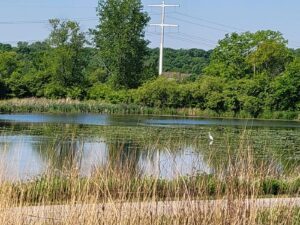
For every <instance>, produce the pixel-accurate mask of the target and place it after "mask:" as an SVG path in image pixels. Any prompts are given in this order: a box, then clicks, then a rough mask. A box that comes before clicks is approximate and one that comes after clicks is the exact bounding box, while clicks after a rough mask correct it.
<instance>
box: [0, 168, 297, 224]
mask: <svg viewBox="0 0 300 225" xmlns="http://www.w3.org/2000/svg"><path fill="white" fill-rule="evenodd" d="M249 166H250V165H249V164H248V165H247V167H246V168H244V169H245V170H244V169H242V168H241V167H237V165H232V167H231V168H230V169H229V172H228V174H226V175H224V174H223V175H221V174H220V173H218V174H214V175H198V176H194V177H178V178H177V179H174V180H162V179H156V178H154V177H148V178H142V177H138V176H134V177H132V173H131V171H124V170H123V171H118V170H115V169H113V168H112V167H111V168H106V169H104V170H103V169H102V170H97V171H95V173H94V174H93V175H92V176H91V177H88V178H82V177H80V176H79V175H78V174H77V173H76V170H73V171H72V172H70V173H65V174H61V175H60V176H58V175H54V174H52V173H48V174H45V175H44V176H42V177H41V178H37V179H35V180H31V181H23V182H13V183H12V182H2V183H1V185H0V207H1V210H2V211H1V212H0V222H1V221H2V223H1V224H87V225H92V224H149V225H150V224H151V225H152V224H299V223H298V222H299V218H300V209H299V208H297V207H283V206H280V205H279V206H271V207H259V206H258V205H246V204H243V203H242V202H244V201H246V199H251V200H255V199H258V198H264V197H267V198H270V197H271V198H275V199H279V198H281V197H283V196H289V197H296V196H298V193H299V191H300V178H278V177H265V176H264V175H263V174H262V173H263V171H262V170H259V171H254V168H252V167H249ZM214 199H224V200H227V201H226V204H225V205H207V206H201V205H200V206H198V207H192V208H190V207H188V206H187V205H185V206H184V208H183V209H182V211H180V212H177V213H173V212H170V211H168V210H166V211H165V212H163V211H161V210H162V209H161V208H160V207H159V204H158V202H160V203H167V202H170V201H174V200H175V201H179V202H181V201H182V202H189V201H191V200H214ZM145 202H153V208H154V209H153V210H154V212H153V210H151V212H150V211H147V210H146V211H143V210H140V208H139V207H138V206H139V205H140V207H142V204H143V203H145ZM97 204H100V205H103V206H102V209H100V210H98V209H96V208H94V206H93V205H97ZM105 204H109V205H110V206H111V207H110V210H106V209H105V206H104V205H105ZM128 204H134V205H136V206H137V207H138V210H134V211H132V212H127V213H126V214H124V215H123V214H122V213H120V212H121V211H122V212H124V211H125V212H126V210H127V209H126V206H127V207H128ZM156 204H157V205H156ZM182 204H183V203H182ZM50 205H63V207H66V208H67V209H68V208H72V207H73V208H77V209H78V206H79V205H83V206H84V205H89V207H80V208H79V209H78V210H76V211H67V213H66V212H64V213H63V214H60V213H58V212H56V213H54V214H53V213H52V214H51V212H48V214H47V213H46V214H41V216H40V217H35V218H32V217H30V215H34V214H29V215H26V214H24V212H23V211H21V212H22V213H18V212H19V210H21V209H22V210H24V211H25V209H26V208H27V207H30V206H37V207H38V208H37V209H36V210H38V209H41V210H42V209H44V208H45V207H48V206H50ZM179 205H180V203H179ZM12 208H14V209H15V213H14V216H11V215H10V214H5V212H6V210H8V211H10V210H11V209H12ZM128 210H129V209H128ZM8 215H10V216H8ZM24 215H25V217H24ZM49 215H51V216H49ZM125 215H126V216H125ZM26 216H29V217H26ZM28 218H29V219H30V220H28ZM7 221H13V223H6V222H7ZM36 221H43V222H40V223H37V222H36Z"/></svg>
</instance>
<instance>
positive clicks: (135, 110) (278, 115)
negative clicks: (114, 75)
mask: <svg viewBox="0 0 300 225" xmlns="http://www.w3.org/2000/svg"><path fill="white" fill-rule="evenodd" d="M12 113H97V114H109V115H156V116H174V117H189V118H221V119H222V118H223V119H260V120H288V121H290V120H293V121H299V120H300V112H298V111H275V112H265V113H262V114H261V115H260V116H258V117H253V116H251V115H250V114H248V113H246V112H240V113H234V112H224V113H216V112H215V111H212V110H201V109H199V108H172V107H163V108H159V107H147V106H141V105H138V104H133V103H129V104H125V103H119V104H112V103H107V102H105V101H97V100H83V101H80V100H72V99H68V98H67V99H46V98H24V99H18V98H13V99H6V100H0V114H12Z"/></svg>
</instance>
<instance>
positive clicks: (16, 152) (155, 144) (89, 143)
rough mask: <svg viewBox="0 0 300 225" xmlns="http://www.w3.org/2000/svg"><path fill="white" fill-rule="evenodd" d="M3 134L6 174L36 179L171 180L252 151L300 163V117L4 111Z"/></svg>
mask: <svg viewBox="0 0 300 225" xmlns="http://www.w3.org/2000/svg"><path fill="white" fill-rule="evenodd" d="M209 132H211V134H212V136H213V137H214V141H211V140H209V138H208V133H209ZM0 133H1V135H0V160H1V163H0V167H1V168H0V171H1V173H2V174H0V177H1V178H2V179H4V180H19V179H21V180H26V179H32V178H34V177H37V176H40V175H42V174H43V173H45V172H46V171H48V170H50V169H51V170H54V171H56V172H58V173H60V172H61V173H62V172H64V171H68V170H72V169H76V170H78V171H79V173H80V174H81V175H82V176H90V175H91V174H92V173H93V171H95V170H96V169H99V168H106V167H108V166H109V167H111V168H116V169H119V170H125V169H126V170H128V169H129V170H128V171H131V172H132V173H133V174H134V175H135V176H136V175H139V176H155V177H161V178H167V179H172V178H175V177H177V176H186V175H187V176H192V175H196V174H202V173H205V174H211V173H214V172H215V171H216V170H222V169H223V170H224V171H226V167H227V166H228V163H229V161H231V160H234V159H235V158H237V157H238V156H243V154H245V155H249V153H251V156H253V161H254V163H259V162H263V163H264V164H266V165H268V166H269V167H270V168H272V170H273V172H275V173H278V174H285V173H289V172H290V171H294V170H295V168H298V167H299V165H300V123H299V122H296V121H266V120H235V119H199V118H182V117H158V116H111V115H97V114H15V115H13V114H12V115H5V114H0ZM247 146H250V147H249V148H247ZM229 155H230V157H232V158H231V159H230V160H229V157H228V156H229Z"/></svg>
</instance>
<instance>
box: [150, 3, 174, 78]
mask: <svg viewBox="0 0 300 225" xmlns="http://www.w3.org/2000/svg"><path fill="white" fill-rule="evenodd" d="M149 6H150V7H161V23H160V24H150V26H159V27H160V28H161V33H160V54H159V75H162V73H163V61H164V41H165V27H178V25H175V24H165V18H166V7H179V5H166V4H165V1H162V4H160V5H149Z"/></svg>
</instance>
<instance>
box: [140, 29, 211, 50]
mask: <svg viewBox="0 0 300 225" xmlns="http://www.w3.org/2000/svg"><path fill="white" fill-rule="evenodd" d="M146 33H147V34H148V35H156V36H159V35H160V34H159V33H155V32H146ZM178 34H182V33H180V32H179V33H172V32H171V33H165V35H166V36H168V37H169V38H171V39H173V40H179V41H182V42H185V43H193V44H198V45H206V46H208V47H214V46H215V44H212V43H208V42H206V41H201V40H194V39H190V38H187V37H181V36H176V35H178Z"/></svg>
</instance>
